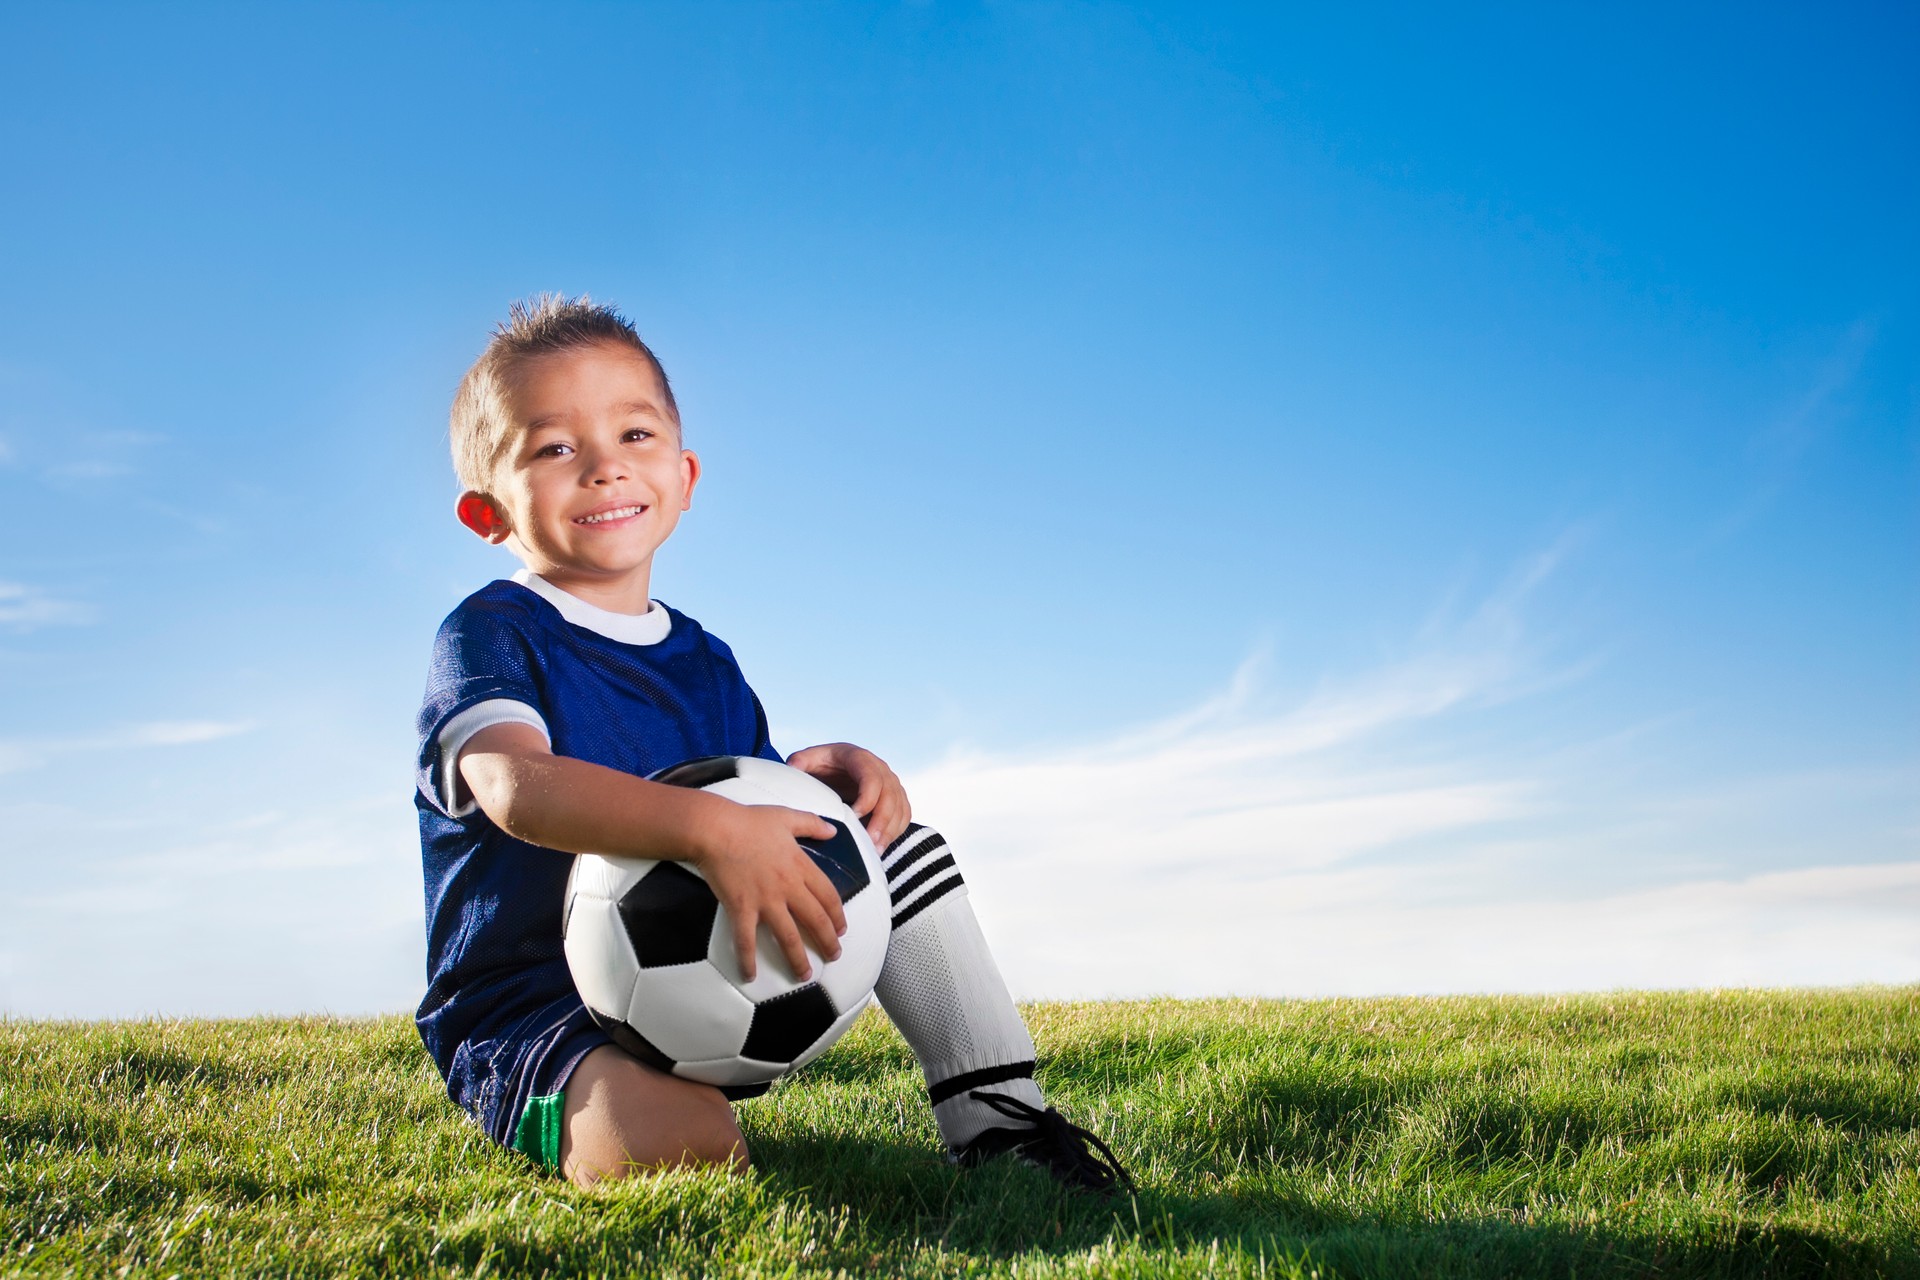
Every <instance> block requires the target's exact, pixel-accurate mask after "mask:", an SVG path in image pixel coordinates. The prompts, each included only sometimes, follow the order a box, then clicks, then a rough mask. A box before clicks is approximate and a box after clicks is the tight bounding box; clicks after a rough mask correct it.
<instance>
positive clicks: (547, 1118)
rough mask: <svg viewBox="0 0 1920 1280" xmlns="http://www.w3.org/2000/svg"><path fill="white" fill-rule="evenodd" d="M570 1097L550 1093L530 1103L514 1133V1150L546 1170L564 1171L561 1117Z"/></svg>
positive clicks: (531, 1100)
mask: <svg viewBox="0 0 1920 1280" xmlns="http://www.w3.org/2000/svg"><path fill="white" fill-rule="evenodd" d="M566 1100H567V1095H566V1094H564V1093H549V1094H545V1095H543V1096H541V1097H538V1098H528V1099H527V1109H526V1110H525V1111H522V1112H521V1113H520V1123H519V1125H517V1126H516V1127H515V1128H514V1131H513V1149H514V1150H515V1151H518V1152H520V1153H522V1154H523V1155H529V1156H532V1157H533V1158H534V1159H535V1160H538V1161H539V1162H540V1164H541V1166H542V1167H543V1168H546V1169H551V1170H553V1171H555V1172H558V1171H559V1169H560V1117H561V1113H562V1112H563V1111H564V1110H565V1109H566V1108H565V1103H566Z"/></svg>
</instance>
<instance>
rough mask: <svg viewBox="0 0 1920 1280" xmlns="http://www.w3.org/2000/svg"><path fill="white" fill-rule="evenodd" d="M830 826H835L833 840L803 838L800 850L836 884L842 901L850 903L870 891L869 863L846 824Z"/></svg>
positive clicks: (835, 888)
mask: <svg viewBox="0 0 1920 1280" xmlns="http://www.w3.org/2000/svg"><path fill="white" fill-rule="evenodd" d="M827 822H828V823H830V824H831V825H832V826H833V836H832V838H831V839H827V840H814V839H810V838H808V837H805V836H802V837H800V847H801V848H802V849H805V850H806V851H807V856H808V857H810V858H812V859H813V862H814V865H815V866H817V867H819V868H820V869H821V870H822V871H824V872H826V873H827V879H829V880H831V881H833V887H834V890H835V892H837V893H838V894H839V895H840V901H842V902H851V901H852V900H853V897H854V895H855V894H857V893H859V892H860V891H861V890H862V889H864V888H866V887H867V883H868V880H869V877H868V875H867V860H866V859H865V858H863V857H861V856H860V846H859V845H857V844H855V843H854V840H853V832H851V831H849V830H847V827H846V824H845V823H842V822H834V820H833V819H832V818H828V819H827Z"/></svg>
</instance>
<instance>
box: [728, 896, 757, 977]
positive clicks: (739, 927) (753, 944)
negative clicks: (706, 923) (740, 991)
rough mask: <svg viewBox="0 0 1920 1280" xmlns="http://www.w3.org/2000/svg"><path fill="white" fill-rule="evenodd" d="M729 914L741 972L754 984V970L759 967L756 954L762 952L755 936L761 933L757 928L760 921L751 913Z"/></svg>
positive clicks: (734, 948)
mask: <svg viewBox="0 0 1920 1280" xmlns="http://www.w3.org/2000/svg"><path fill="white" fill-rule="evenodd" d="M728 914H729V915H730V916H732V918H733V950H734V954H736V955H738V956H739V957H740V972H741V973H742V974H744V975H745V976H746V979H747V981H748V982H752V981H753V974H754V970H755V969H756V968H757V967H758V966H757V965H756V964H755V963H754V958H755V953H756V952H758V951H759V950H760V945H759V940H758V938H757V937H756V936H755V935H756V934H758V933H759V929H758V928H756V926H757V925H758V924H759V921H758V920H756V919H755V918H754V915H753V913H752V912H750V911H731V912H728Z"/></svg>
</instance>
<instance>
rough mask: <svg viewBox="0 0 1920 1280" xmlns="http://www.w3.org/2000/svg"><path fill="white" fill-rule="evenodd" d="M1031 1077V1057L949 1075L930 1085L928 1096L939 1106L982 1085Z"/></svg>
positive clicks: (1029, 1078)
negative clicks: (1023, 1060)
mask: <svg viewBox="0 0 1920 1280" xmlns="http://www.w3.org/2000/svg"><path fill="white" fill-rule="evenodd" d="M1031 1079H1033V1061H1032V1060H1031V1059H1029V1060H1028V1061H1026V1062H1009V1063H1008V1064H1007V1065H1006V1066H1004V1067H982V1068H980V1069H979V1070H978V1071H962V1072H961V1073H960V1074H959V1075H957V1076H948V1077H947V1078H946V1079H945V1080H942V1081H941V1082H940V1083H939V1084H934V1085H928V1086H927V1097H928V1099H929V1100H931V1101H932V1102H933V1103H934V1104H935V1105H936V1106H937V1105H938V1104H940V1103H942V1102H945V1101H946V1100H947V1099H948V1098H951V1097H954V1096H956V1095H957V1094H962V1093H965V1092H966V1091H967V1090H969V1089H978V1088H980V1087H981V1086H982V1085H988V1084H1005V1083H1006V1082H1007V1081H1009V1080H1031Z"/></svg>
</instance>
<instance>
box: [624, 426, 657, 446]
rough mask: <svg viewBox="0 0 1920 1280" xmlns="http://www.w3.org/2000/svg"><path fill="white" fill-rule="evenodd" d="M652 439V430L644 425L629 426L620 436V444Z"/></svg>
mask: <svg viewBox="0 0 1920 1280" xmlns="http://www.w3.org/2000/svg"><path fill="white" fill-rule="evenodd" d="M651 439H653V432H651V431H649V430H647V429H646V428H645V427H630V428H628V429H627V430H626V431H625V432H624V433H622V434H621V436H620V441H621V443H622V444H637V443H639V442H640V441H642V440H651Z"/></svg>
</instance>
